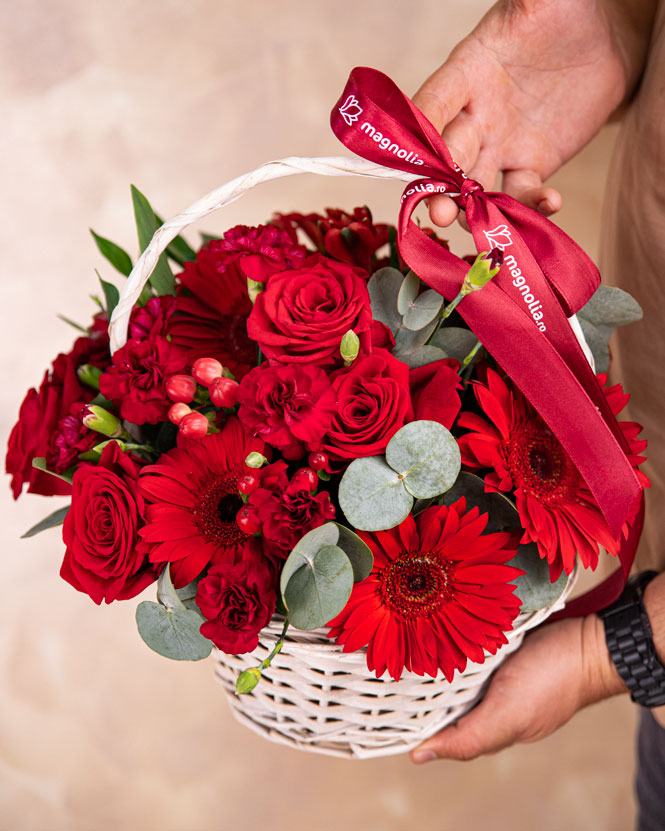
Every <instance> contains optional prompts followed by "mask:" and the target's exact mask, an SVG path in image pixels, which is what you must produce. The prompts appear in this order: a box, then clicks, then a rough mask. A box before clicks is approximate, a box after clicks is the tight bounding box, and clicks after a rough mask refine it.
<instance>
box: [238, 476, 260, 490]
mask: <svg viewBox="0 0 665 831" xmlns="http://www.w3.org/2000/svg"><path fill="white" fill-rule="evenodd" d="M260 482H261V478H260V477H259V476H257V475H256V473H248V474H247V475H245V476H241V477H240V479H238V490H239V491H240V493H245V494H250V493H253V492H254V491H255V490H256V489H257V488H258V486H259V484H260Z"/></svg>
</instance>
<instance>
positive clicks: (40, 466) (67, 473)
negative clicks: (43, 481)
mask: <svg viewBox="0 0 665 831" xmlns="http://www.w3.org/2000/svg"><path fill="white" fill-rule="evenodd" d="M32 466H33V467H36V468H37V470H41V471H43V472H44V473H48V474H49V476H55V477H56V479H62V480H64V481H65V482H69V484H70V485H71V483H72V479H73V477H74V471H75V470H76V468H75V467H68V468H67V470H63V472H62V473H56V472H55V471H54V470H49V469H48V468H47V467H46V459H45V458H44V457H43V456H35V458H34V459H33V460H32Z"/></svg>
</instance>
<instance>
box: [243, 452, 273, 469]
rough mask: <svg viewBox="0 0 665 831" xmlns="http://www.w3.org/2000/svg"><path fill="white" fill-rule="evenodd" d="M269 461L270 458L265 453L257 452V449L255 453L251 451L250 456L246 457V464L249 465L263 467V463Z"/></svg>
mask: <svg viewBox="0 0 665 831" xmlns="http://www.w3.org/2000/svg"><path fill="white" fill-rule="evenodd" d="M267 461H268V460H267V459H266V457H265V456H264V455H263V453H257V452H256V451H255V452H254V453H250V454H249V456H248V457H247V458H246V459H245V464H246V465H247V467H254V468H258V467H263V465H264V464H265V463H266V462H267Z"/></svg>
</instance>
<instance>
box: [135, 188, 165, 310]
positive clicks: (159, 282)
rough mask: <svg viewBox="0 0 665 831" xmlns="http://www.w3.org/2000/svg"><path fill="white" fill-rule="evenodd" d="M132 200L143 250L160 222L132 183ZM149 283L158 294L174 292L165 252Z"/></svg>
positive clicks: (140, 244) (158, 261)
mask: <svg viewBox="0 0 665 831" xmlns="http://www.w3.org/2000/svg"><path fill="white" fill-rule="evenodd" d="M132 202H133V204H134V217H135V219H136V230H137V232H138V237H139V246H140V248H141V251H145V249H146V248H147V246H148V243H149V242H150V240H151V239H152V237H153V234H154V233H155V231H156V230H157V229H158V228H159V227H160V224H159V223H158V222H157V219H156V217H155V213H154V211H153V210H152V208H151V206H150V203H149V202H148V200H147V199H146V198H145V196H144V195H143V194H142V193H141V191H140V190H138V189H137V188H136V187H134V185H132ZM150 283H151V285H152V286H153V288H154V289H155V291H156V292H157V294H159V295H165V294H175V277H174V276H173V272H172V271H171V268H170V266H169V264H168V261H167V259H166V254H162V255H161V256H160V258H159V260H157V265H156V266H155V268H154V269H153V272H152V274H151V275H150Z"/></svg>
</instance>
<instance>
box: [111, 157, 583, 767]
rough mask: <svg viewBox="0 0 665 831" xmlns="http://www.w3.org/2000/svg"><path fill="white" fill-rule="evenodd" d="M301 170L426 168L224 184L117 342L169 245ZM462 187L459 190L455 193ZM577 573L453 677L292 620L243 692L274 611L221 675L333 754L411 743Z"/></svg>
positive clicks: (244, 707)
mask: <svg viewBox="0 0 665 831" xmlns="http://www.w3.org/2000/svg"><path fill="white" fill-rule="evenodd" d="M300 173H318V174H321V175H324V176H349V175H357V176H368V177H371V178H376V179H399V180H401V181H404V182H410V181H412V180H414V179H416V178H418V177H417V176H412V175H411V174H408V173H402V172H401V171H398V170H393V169H391V168H385V167H382V166H380V165H376V164H373V163H371V162H367V161H364V160H363V159H358V158H352V157H328V158H312V159H309V158H295V157H293V158H287V159H281V160H280V161H275V162H268V163H267V164H265V165H262V166H261V167H259V168H257V169H256V170H254V171H252V172H250V173H247V174H245V175H243V176H239V177H238V178H236V179H234V180H232V181H231V182H229V183H227V184H226V185H222V186H221V187H220V188H217V189H216V190H214V191H211V192H210V193H209V194H207V195H206V196H204V197H203V198H202V199H200V200H198V201H197V202H195V203H194V204H193V205H190V207H189V208H186V209H185V210H184V211H183V212H182V213H181V214H179V215H178V216H176V217H174V218H173V219H170V220H169V221H168V222H165V223H164V225H162V227H161V228H159V229H158V230H157V231H156V232H155V235H154V237H153V239H152V240H151V242H150V244H149V245H148V247H147V248H146V250H145V251H144V252H143V254H142V255H141V257H140V258H139V260H138V261H137V263H136V265H135V267H134V269H133V271H132V273H131V275H130V276H129V278H128V280H127V282H126V283H125V285H124V287H123V291H122V293H121V296H120V301H119V303H118V305H117V306H116V308H115V311H114V312H113V316H112V319H111V323H110V326H109V334H110V337H111V351H112V352H115V350H116V349H119V348H120V347H121V346H122V345H123V344H124V343H125V341H126V339H127V328H128V323H129V316H130V313H131V310H132V307H133V305H134V303H136V301H137V300H138V298H139V295H140V294H141V290H142V288H143V286H144V285H145V283H146V282H147V280H148V277H149V276H150V274H151V273H152V270H153V269H154V267H155V265H156V263H157V260H158V258H159V256H160V254H161V253H162V252H163V251H165V250H166V248H167V246H168V244H169V243H170V242H171V240H173V239H174V238H175V237H176V236H177V235H178V234H179V233H180V232H181V231H183V230H184V229H185V228H187V227H188V226H189V225H191V224H192V223H194V222H197V221H198V220H200V219H203V218H204V217H206V216H208V214H211V213H212V212H214V211H216V210H218V209H219V208H222V207H224V205H228V204H229V203H230V202H233V201H235V200H236V199H239V198H240V197H241V196H242V195H243V194H244V193H245V192H247V191H248V190H250V189H251V188H253V187H255V186H256V185H258V184H261V183H262V182H265V181H269V180H271V179H277V178H280V177H282V176H292V175H296V174H300ZM451 195H453V196H454V195H456V194H451ZM571 324H572V326H573V329H574V331H575V333H576V335H577V337H578V339H579V340H580V342H581V344H582V346H583V348H584V350H585V353H586V354H587V356H588V357H589V359H590V361H592V358H591V357H590V352H589V350H588V347H587V345H586V343H585V342H584V338H583V335H582V332H581V328H580V326H579V324H578V322H577V320H575V319H571ZM574 581H575V572H573V574H572V575H571V576H570V578H569V580H568V582H567V584H566V588H565V589H564V591H563V593H562V595H561V597H560V598H559V600H558V601H557V602H556V603H555V604H553V605H552V606H548V607H547V608H545V609H541V610H539V611H537V612H534V613H531V614H524V615H520V616H519V617H518V618H517V620H516V621H515V627H514V629H513V630H512V631H511V632H509V633H508V634H507V637H508V643H507V644H506V645H505V646H503V647H502V648H501V649H500V650H499V651H498V652H497V654H496V655H488V656H487V659H486V660H485V662H484V663H483V664H473V663H469V664H468V665H467V668H466V670H465V671H464V672H462V673H456V674H455V677H454V678H453V681H452V682H448V681H446V679H445V678H444V677H443V675H441V674H440V675H439V676H437V678H430V677H422V676H419V675H415V674H414V673H409V672H407V673H404V674H403V675H402V678H401V679H400V680H399V681H393V680H392V679H391V678H389V677H387V676H386V675H384V676H383V677H382V678H375V677H374V676H372V675H371V674H370V673H369V671H368V669H367V663H366V652H365V650H360V651H358V652H352V653H348V654H345V653H343V652H342V649H341V647H339V646H337V645H336V644H334V643H333V642H332V641H330V640H329V639H327V638H326V636H325V631H326V630H323V629H319V630H314V631H312V632H303V631H297V630H290V631H289V633H288V634H287V637H286V640H285V643H284V647H283V649H282V650H281V652H280V653H279V654H278V655H277V656H276V657H275V658H274V659H273V661H272V664H271V666H270V667H269V668H268V669H267V670H265V671H264V672H263V674H262V679H261V682H260V683H259V685H258V686H257V687H256V688H255V690H254V691H253V692H252V693H251V694H246V695H242V696H238V695H236V693H235V682H236V679H237V677H238V674H239V673H240V672H242V670H244V669H248V668H249V667H253V666H256V665H257V664H258V663H260V662H261V661H262V660H263V659H264V658H266V657H267V656H268V655H269V654H270V652H271V650H272V648H273V646H274V644H275V641H276V640H277V639H278V638H279V635H280V633H281V630H282V622H280V621H279V620H274V621H272V622H271V623H270V624H269V625H268V626H266V628H265V629H264V630H263V632H262V633H261V639H260V641H259V646H258V647H257V649H256V650H255V651H254V652H252V653H250V654H246V655H240V656H236V655H226V654H224V653H222V652H220V651H219V650H215V653H214V654H215V663H216V675H217V677H218V679H219V680H220V681H221V683H222V685H223V687H224V689H225V691H226V694H227V697H228V700H229V704H230V706H231V709H232V712H233V714H234V716H235V717H236V718H237V719H238V721H240V722H241V723H243V724H245V725H246V726H248V727H249V728H250V729H252V730H253V731H254V732H256V733H258V734H259V735H261V736H264V737H265V738H267V739H270V740H271V741H275V742H279V743H281V744H286V745H289V746H290V747H296V748H300V749H303V750H310V751H314V752H317V753H325V754H328V755H331V756H340V757H345V758H360V759H366V758H371V757H375V756H388V755H392V754H395V753H403V752H406V751H408V750H410V749H412V748H414V747H416V746H417V745H418V744H420V742H422V741H424V740H425V739H426V738H429V737H430V736H432V735H434V734H435V733H437V732H438V731H439V730H441V729H442V728H443V727H444V726H445V725H447V724H450V723H451V722H453V721H455V720H456V719H458V718H459V717H460V716H461V715H463V714H464V713H465V712H466V711H467V710H469V709H470V708H471V707H472V706H473V705H474V704H475V703H476V702H477V701H478V700H479V699H480V697H481V696H482V694H483V691H484V689H485V686H486V684H487V682H488V681H489V678H490V676H491V674H492V672H493V671H494V670H495V669H496V668H497V667H498V666H499V664H500V663H501V662H502V661H503V660H504V659H505V658H506V657H507V656H508V655H509V654H510V653H511V652H513V651H514V650H516V649H517V648H518V647H519V646H520V644H521V643H522V639H523V637H524V634H525V632H526V631H527V630H528V629H531V628H533V627H534V626H537V625H538V624H540V623H542V622H543V621H545V620H546V619H547V618H548V617H549V616H550V615H551V614H552V613H553V612H555V611H556V610H557V609H560V608H562V607H563V605H564V603H565V600H566V598H567V596H568V595H569V593H570V592H571V590H572V588H573V584H574Z"/></svg>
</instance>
